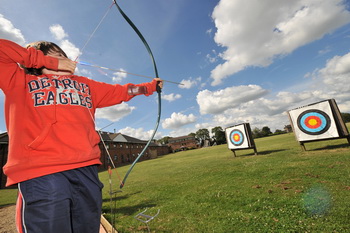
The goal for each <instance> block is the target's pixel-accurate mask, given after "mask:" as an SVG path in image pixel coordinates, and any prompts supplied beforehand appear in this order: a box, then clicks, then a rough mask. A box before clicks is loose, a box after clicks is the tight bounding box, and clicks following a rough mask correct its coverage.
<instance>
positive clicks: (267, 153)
mask: <svg viewBox="0 0 350 233" xmlns="http://www.w3.org/2000/svg"><path fill="white" fill-rule="evenodd" d="M281 151H286V150H285V149H283V150H265V151H258V154H257V155H256V154H255V153H254V152H252V153H249V154H243V155H238V156H237V157H246V156H259V155H269V154H272V153H277V152H281Z"/></svg>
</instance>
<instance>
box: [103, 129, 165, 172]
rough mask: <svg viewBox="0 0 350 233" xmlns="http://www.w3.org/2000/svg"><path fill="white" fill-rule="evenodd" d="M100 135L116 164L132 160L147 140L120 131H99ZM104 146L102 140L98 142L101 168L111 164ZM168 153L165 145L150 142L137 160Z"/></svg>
mask: <svg viewBox="0 0 350 233" xmlns="http://www.w3.org/2000/svg"><path fill="white" fill-rule="evenodd" d="M101 136H102V138H103V141H104V143H105V146H106V148H107V149H108V152H109V154H110V156H111V159H112V160H113V162H114V164H115V165H116V166H118V165H122V164H127V163H132V162H134V161H135V159H136V158H137V156H138V155H139V154H140V153H141V152H142V150H143V149H144V148H145V146H146V144H147V142H148V141H144V140H140V139H137V138H133V137H130V136H127V135H125V134H121V133H109V132H101ZM105 146H104V145H103V144H102V142H101V143H100V149H101V162H102V163H103V166H100V169H101V170H105V169H107V168H108V166H109V165H110V164H111V163H110V160H109V158H108V154H107V151H106V149H105ZM169 153H170V148H169V147H168V146H167V145H158V144H156V143H152V142H151V144H150V145H149V147H148V148H147V150H146V151H145V153H144V155H143V156H142V157H141V159H140V160H139V161H143V160H148V159H154V158H157V157H158V156H161V155H166V154H169Z"/></svg>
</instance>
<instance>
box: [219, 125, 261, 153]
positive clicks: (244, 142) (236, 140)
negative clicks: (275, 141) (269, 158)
mask: <svg viewBox="0 0 350 233" xmlns="http://www.w3.org/2000/svg"><path fill="white" fill-rule="evenodd" d="M225 136H226V140H227V146H228V148H229V149H230V150H241V149H250V148H255V143H254V139H253V137H252V131H251V129H250V125H249V123H242V124H238V125H234V126H230V127H227V128H226V129H225Z"/></svg>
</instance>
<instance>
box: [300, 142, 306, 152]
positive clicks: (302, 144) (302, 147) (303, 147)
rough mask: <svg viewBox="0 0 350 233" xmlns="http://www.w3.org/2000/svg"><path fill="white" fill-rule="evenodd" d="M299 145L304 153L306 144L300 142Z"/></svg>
mask: <svg viewBox="0 0 350 233" xmlns="http://www.w3.org/2000/svg"><path fill="white" fill-rule="evenodd" d="M299 144H300V147H301V150H302V151H306V148H305V145H304V143H303V142H299Z"/></svg>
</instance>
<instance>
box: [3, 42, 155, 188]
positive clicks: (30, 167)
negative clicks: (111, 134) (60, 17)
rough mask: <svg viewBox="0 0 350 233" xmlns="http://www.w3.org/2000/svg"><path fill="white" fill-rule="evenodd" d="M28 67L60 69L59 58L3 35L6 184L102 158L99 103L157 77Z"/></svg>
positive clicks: (151, 87) (151, 88)
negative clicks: (126, 79)
mask: <svg viewBox="0 0 350 233" xmlns="http://www.w3.org/2000/svg"><path fill="white" fill-rule="evenodd" d="M19 64H21V65H23V66H25V67H27V68H41V67H46V68H48V69H52V70H57V67H58V60H57V59H56V58H53V57H49V56H44V54H43V53H42V52H41V51H39V50H36V49H34V48H29V49H25V48H23V47H21V46H19V45H17V44H15V43H13V42H11V41H8V40H3V39H0V88H1V89H2V91H3V92H4V94H5V118H6V127H7V130H8V135H9V150H8V160H7V163H6V165H5V166H4V168H3V170H4V173H5V174H6V175H7V183H6V185H7V186H9V185H12V184H16V183H18V182H22V181H25V180H28V179H32V178H35V177H39V176H43V175H47V174H52V173H56V172H60V171H65V170H70V169H75V168H79V167H84V166H89V165H93V164H101V162H100V149H99V146H98V143H99V142H100V137H99V135H98V133H97V132H96V130H95V124H94V120H93V116H94V114H95V110H96V108H102V107H107V106H112V105H115V104H119V103H121V102H123V101H128V100H130V99H131V98H133V97H134V96H135V94H133V93H132V94H130V93H129V94H128V91H130V89H131V87H135V86H136V87H141V88H143V87H145V88H146V92H145V93H144V94H145V95H146V96H148V95H151V94H153V92H155V91H156V86H157V82H156V81H154V80H153V81H152V82H149V83H143V84H137V85H134V84H130V83H129V84H126V85H118V84H115V85H111V84H107V83H102V82H97V81H94V80H91V79H88V78H86V77H82V76H76V75H40V76H34V75H29V74H26V73H25V71H24V70H23V69H22V68H21V67H20V66H19Z"/></svg>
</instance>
